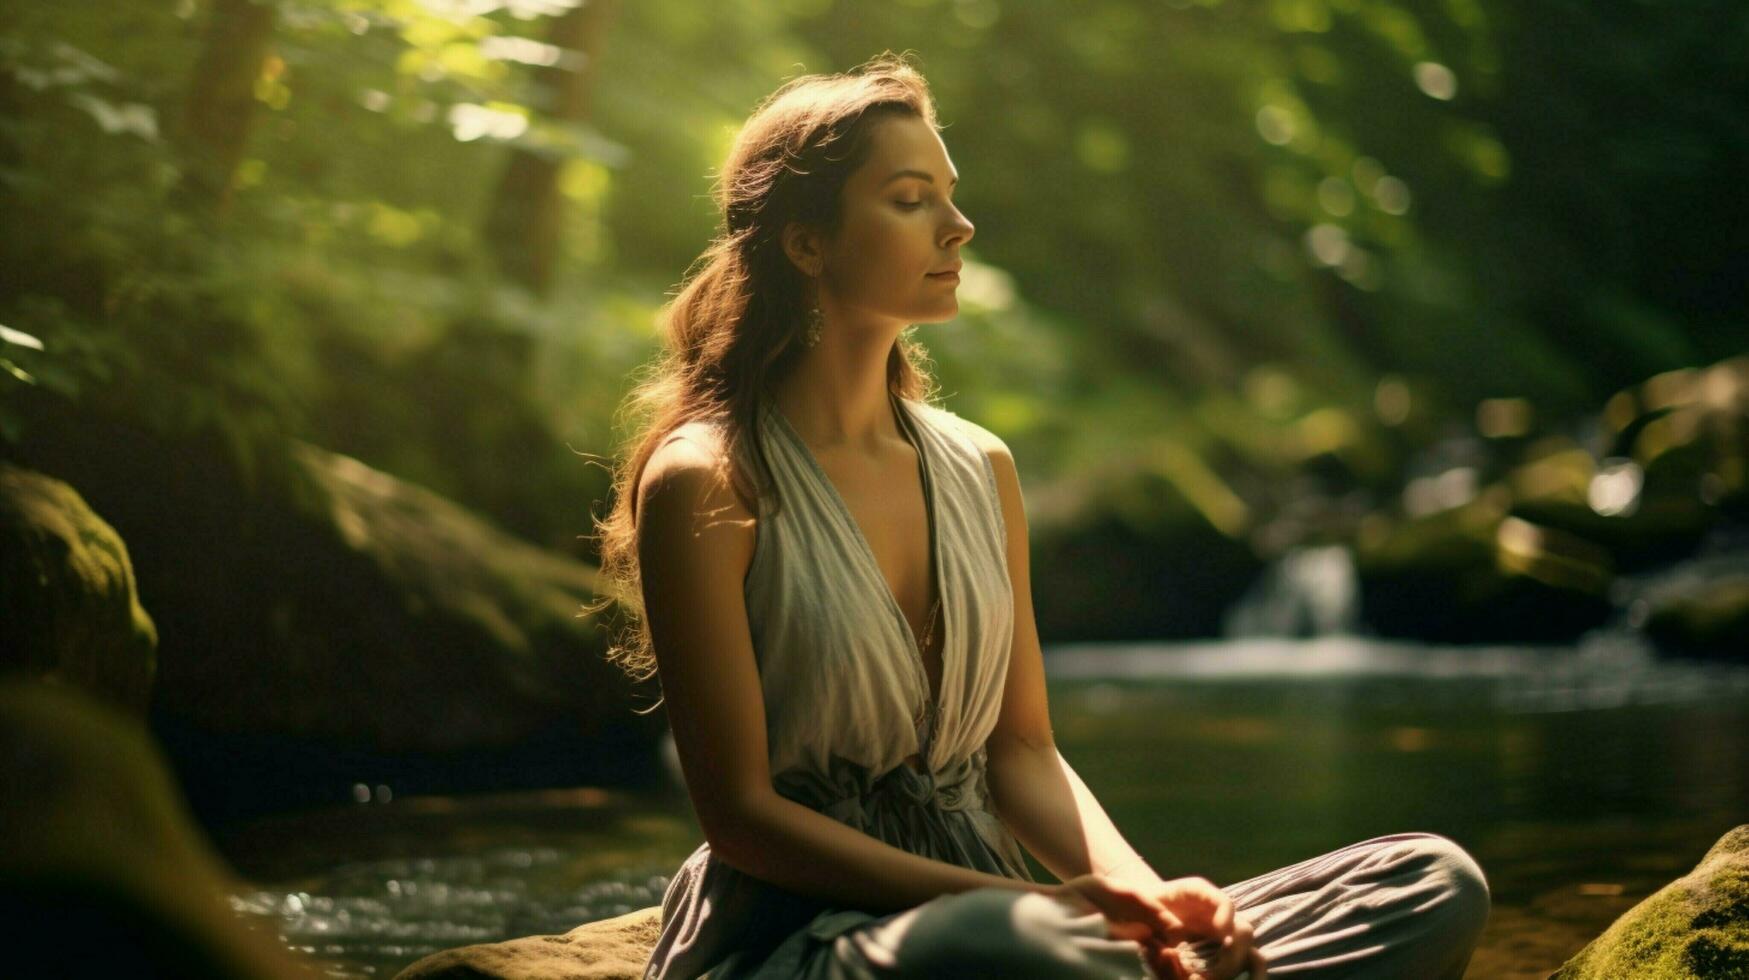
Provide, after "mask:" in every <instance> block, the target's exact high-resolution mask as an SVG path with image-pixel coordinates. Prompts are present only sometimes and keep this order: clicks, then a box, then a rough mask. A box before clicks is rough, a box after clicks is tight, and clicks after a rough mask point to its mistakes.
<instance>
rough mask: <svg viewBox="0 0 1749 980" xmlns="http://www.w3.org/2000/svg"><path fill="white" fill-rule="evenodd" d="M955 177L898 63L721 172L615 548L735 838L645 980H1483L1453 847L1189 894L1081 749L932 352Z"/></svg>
mask: <svg viewBox="0 0 1749 980" xmlns="http://www.w3.org/2000/svg"><path fill="white" fill-rule="evenodd" d="M957 182H958V174H957V172H956V171H955V170H954V168H953V166H952V163H951V161H950V160H949V158H948V155H947V150H946V147H945V146H944V145H943V144H942V141H941V138H940V136H939V135H938V131H937V124H936V117H935V113H934V107H933V105H932V101H931V97H930V94H929V92H928V89H927V88H926V86H925V83H924V81H923V79H922V77H921V76H920V75H919V74H918V73H917V72H916V71H915V69H914V68H913V67H912V66H910V65H909V64H908V63H907V62H906V61H905V60H903V59H901V58H899V57H897V56H893V55H890V54H888V55H883V56H881V57H879V58H876V59H875V60H874V61H871V62H870V63H868V64H867V65H864V66H862V67H861V68H859V69H857V70H856V71H853V72H851V73H849V74H845V75H832V76H804V77H800V78H797V79H794V80H792V81H790V82H789V83H787V84H785V85H784V86H783V87H781V88H780V89H779V90H778V91H777V92H776V93H774V94H773V95H772V96H771V97H769V98H768V99H767V100H765V101H764V102H763V103H762V104H761V105H760V106H759V108H758V109H757V111H755V113H754V114H753V116H752V118H750V119H749V120H748V121H747V123H746V125H745V127H744V128H743V129H742V131H741V133H740V135H739V137H738V139H737V141H736V142H735V144H734V147H733V149H732V150H731V151H730V153H729V156H728V159H727V162H726V164H725V165H724V167H723V169H722V171H721V173H720V175H719V177H718V185H717V188H716V196H717V203H718V205H719V206H720V208H721V210H722V213H723V216H724V231H723V233H722V235H721V236H720V237H719V238H718V240H717V241H716V242H715V243H714V244H713V245H712V246H711V248H710V250H709V251H708V252H707V253H706V254H705V256H704V260H703V265H702V267H701V268H699V269H698V270H697V271H696V273H695V274H694V275H692V276H691V277H690V278H689V279H688V281H687V282H686V283H685V285H684V288H683V289H682V290H681V291H680V292H679V294H678V295H677V296H676V297H675V299H674V300H673V302H672V303H671V304H670V306H669V308H668V310H667V318H666V326H667V330H668V335H667V347H666V351H665V354H664V357H663V361H662V363H661V364H660V365H659V366H658V370H657V372H656V373H655V374H654V376H652V377H651V378H649V379H647V380H646V381H645V382H644V383H643V384H642V385H640V386H639V388H638V390H637V391H636V392H635V393H634V396H633V400H634V402H635V403H636V404H637V405H638V406H640V407H641V408H642V409H643V410H644V414H645V416H646V420H645V424H644V425H643V427H642V431H641V434H640V435H639V436H637V437H636V438H634V439H633V440H632V441H631V442H630V443H629V444H628V445H627V447H626V451H625V453H624V454H623V455H622V459H624V460H625V462H624V464H623V465H622V467H621V468H620V469H619V471H618V472H617V474H616V491H617V494H616V498H617V502H616V505H615V509H614V511H613V512H612V514H610V516H609V518H608V520H607V521H605V522H604V524H603V569H604V571H605V572H606V573H607V574H608V575H609V577H610V578H611V579H614V580H616V581H617V582H618V583H620V586H621V588H620V593H621V598H622V599H624V600H627V601H626V602H625V605H626V607H627V608H628V609H630V611H631V612H633V613H634V614H635V615H634V616H632V617H631V619H630V624H631V626H630V630H629V634H628V635H629V637H630V639H629V641H627V642H626V643H623V644H622V645H620V646H618V647H616V648H615V650H614V653H613V657H614V659H616V660H617V661H619V662H620V663H621V664H622V666H624V667H625V668H627V669H628V670H630V671H631V672H633V673H634V675H636V676H639V677H648V676H649V675H650V674H651V673H658V674H659V675H660V680H661V685H662V689H663V693H664V699H665V701H666V702H667V704H668V708H669V712H668V713H669V719H670V723H671V727H672V729H673V733H674V741H675V746H676V749H677V750H678V754H679V759H680V763H681V769H682V772H683V774H684V777H685V781H686V785H687V788H688V791H689V793H690V794H691V798H692V801H693V804H694V807H695V809H696V811H697V815H698V819H699V823H700V825H701V827H702V828H703V830H704V834H705V838H706V841H705V843H704V844H702V845H700V846H699V848H698V849H697V850H696V851H695V852H694V853H693V854H692V856H691V857H690V858H688V859H687V861H686V862H685V864H684V865H683V866H682V867H681V868H680V870H679V872H678V874H676V875H675V877H674V879H673V881H672V882H671V884H670V886H669V888H668V890H667V893H666V895H665V896H664V899H663V928H662V934H661V938H660V940H659V941H658V943H657V945H656V947H655V950H654V952H653V954H652V956H651V960H650V963H649V966H648V969H647V971H646V974H645V976H646V980H684V978H691V977H697V976H700V975H703V974H704V973H705V972H706V971H707V970H708V971H709V972H710V976H711V977H713V978H715V980H723V978H735V977H750V976H758V977H822V978H824V977H872V976H916V977H929V976H943V977H957V976H983V975H987V976H1003V977H1031V976H1064V977H1071V976H1073V977H1082V976H1088V977H1145V976H1150V975H1153V976H1162V977H1191V976H1194V977H1204V978H1209V980H1226V978H1230V977H1234V976H1240V975H1243V974H1245V973H1249V975H1250V976H1251V977H1252V978H1254V980H1264V978H1265V977H1266V976H1289V975H1291V976H1319V977H1335V976H1343V977H1413V978H1417V980H1443V978H1457V977H1459V976H1460V975H1461V974H1462V972H1463V969H1464V966H1465V964H1466V963H1467V961H1468V959H1469V956H1470V950H1471V948H1472V947H1473V946H1474V943H1475V941H1476V938H1477V936H1478V935H1479V933H1480V931H1481V928H1482V924H1483V921H1484V920H1485V918H1486V916H1487V910H1488V892H1487V886H1486V883H1485V881H1484V880H1483V877H1482V874H1481V871H1480V869H1479V868H1477V866H1476V864H1475V862H1474V861H1472V860H1471V859H1470V857H1469V856H1468V855H1467V854H1465V853H1464V851H1463V850H1462V849H1461V848H1459V847H1458V846H1457V845H1456V844H1454V843H1452V842H1451V841H1449V840H1447V839H1445V838H1443V837H1438V836H1434V835H1431V834H1399V835H1394V836H1391V837H1383V838H1377V839H1375V840H1371V841H1366V842H1363V843H1359V844H1355V845H1352V846H1350V847H1348V848H1344V849H1342V850H1339V851H1335V852H1332V853H1330V854H1326V855H1322V856H1320V857H1317V858H1313V859H1312V860H1309V861H1306V862H1302V863H1300V864H1297V865H1294V866H1292V867H1289V868H1284V869H1281V870H1279V871H1276V872H1272V873H1270V874H1267V875H1263V876H1260V877H1258V878H1253V879H1251V880H1249V881H1246V882H1241V883H1239V884H1236V885H1232V886H1229V887H1228V888H1226V889H1224V890H1223V889H1217V888H1215V887H1214V885H1212V884H1211V883H1210V882H1208V881H1207V880H1206V879H1203V878H1198V877H1181V878H1176V879H1172V880H1165V879H1162V878H1161V877H1160V876H1159V875H1157V874H1155V873H1154V871H1153V870H1152V869H1151V868H1149V867H1148V865H1147V863H1146V862H1145V861H1144V860H1143V859H1142V858H1141V857H1140V856H1139V855H1138V854H1136V852H1135V851H1134V850H1133V849H1132V848H1131V847H1130V846H1129V844H1128V843H1126V842H1125V840H1124V839H1123V837H1122V836H1121V835H1120V834H1119V833H1118V831H1117V829H1116V828H1115V827H1113V826H1112V823H1111V820H1110V819H1109V818H1108V817H1107V816H1106V814H1105V811H1104V810H1103V809H1102V808H1101V806H1100V804H1099V803H1098V801H1096V800H1095V799H1094V797H1093V795H1092V794H1091V793H1089V792H1088V790H1087V787H1086V785H1085V784H1084V783H1082V781H1081V780H1080V778H1079V777H1078V776H1077V775H1076V774H1075V771H1074V769H1072V768H1071V767H1070V766H1069V764H1068V763H1067V762H1066V761H1065V760H1064V759H1063V758H1062V756H1061V755H1060V754H1059V753H1058V752H1057V750H1056V748H1055V746H1054V744H1053V742H1052V740H1051V726H1050V719H1049V715H1048V712H1047V709H1046V703H1045V683H1044V668H1043V661H1042V658H1041V656H1040V652H1039V643H1038V636H1037V632H1036V629H1035V626H1034V622H1033V614H1032V603H1031V595H1030V584H1029V579H1028V564H1027V530H1026V515H1025V511H1024V509H1023V507H1022V502H1021V493H1020V483H1019V479H1018V476H1017V475H1016V469H1015V464H1014V460H1013V459H1012V457H1011V456H1010V455H1009V453H1008V450H1007V448H1006V447H1005V446H1004V445H1003V443H1002V441H1001V440H1000V439H998V438H996V437H995V436H993V435H991V434H990V433H989V432H987V431H985V430H984V429H983V428H981V427H979V426H977V425H975V424H973V423H971V422H969V421H967V420H964V419H961V418H959V417H958V416H957V415H954V414H953V413H950V412H948V411H946V410H944V409H941V408H938V407H936V406H934V405H931V404H929V403H928V402H927V400H926V397H927V394H928V391H927V382H928V379H927V377H926V375H925V374H924V371H923V370H922V368H921V367H920V365H921V364H922V358H921V355H920V353H919V350H918V348H917V347H916V346H915V345H914V344H913V343H912V342H911V341H910V339H909V337H908V336H907V334H908V328H909V325H910V324H913V323H918V322H937V321H943V320H948V319H951V318H952V317H953V316H954V315H955V313H956V312H957V308H958V307H957V300H956V298H955V289H956V286H957V284H958V275H957V270H958V269H959V267H960V261H961V257H960V256H961V249H962V248H963V247H964V246H965V244H966V243H967V242H968V241H970V240H971V237H972V233H973V226H972V223H971V222H970V221H968V220H967V219H966V217H965V215H964V214H963V213H961V212H960V210H959V209H958V208H957V207H956V206H955V204H954V203H953V194H954V188H955V185H956V184H957ZM640 600H641V601H640ZM640 620H641V625H640ZM1162 734H1163V735H1165V734H1167V733H1165V732H1163V733H1162ZM1019 843H1024V844H1025V846H1026V848H1027V849H1028V850H1029V851H1030V852H1031V853H1032V854H1033V855H1035V856H1036V857H1037V859H1038V860H1039V862H1040V863H1041V864H1042V865H1044V866H1045V867H1046V868H1048V869H1049V870H1050V871H1051V872H1052V873H1054V874H1055V875H1057V876H1058V877H1059V878H1060V879H1062V881H1061V883H1055V884H1052V883H1041V882H1037V881H1035V880H1033V878H1032V877H1031V875H1030V874H1029V872H1028V870H1027V865H1026V863H1025V861H1024V859H1023V857H1022V855H1021V852H1020V850H1019V846H1018V845H1019Z"/></svg>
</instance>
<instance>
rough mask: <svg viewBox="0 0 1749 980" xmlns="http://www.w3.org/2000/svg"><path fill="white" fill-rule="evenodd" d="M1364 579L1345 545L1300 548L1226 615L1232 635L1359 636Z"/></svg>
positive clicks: (1225, 628)
mask: <svg viewBox="0 0 1749 980" xmlns="http://www.w3.org/2000/svg"><path fill="white" fill-rule="evenodd" d="M1359 626H1360V580H1359V576H1358V575H1357V574H1356V572H1355V569H1354V556H1353V555H1352V554H1350V553H1349V550H1348V548H1347V547H1346V546H1344V545H1339V544H1333V545H1323V546H1319V547H1314V548H1297V549H1295V550H1293V551H1290V552H1288V553H1287V554H1286V555H1283V556H1282V557H1281V558H1280V559H1279V560H1277V561H1276V563H1275V564H1273V565H1271V566H1270V567H1269V568H1267V569H1265V570H1264V572H1263V574H1262V575H1261V576H1259V577H1258V579H1257V581H1256V582H1254V583H1252V585H1251V588H1250V589H1249V590H1247V591H1246V593H1245V594H1244V595H1243V596H1241V597H1240V598H1239V601H1238V602H1236V603H1234V604H1233V605H1232V607H1231V608H1229V609H1228V610H1227V612H1226V615H1225V617H1224V618H1223V629H1222V632H1223V633H1224V634H1225V635H1226V636H1228V637H1232V638H1238V637H1253V636H1330V635H1353V634H1355V633H1357V632H1358V631H1359Z"/></svg>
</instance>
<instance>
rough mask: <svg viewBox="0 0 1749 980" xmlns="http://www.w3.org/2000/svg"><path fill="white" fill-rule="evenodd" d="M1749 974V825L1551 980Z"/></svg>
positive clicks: (1695, 979)
mask: <svg viewBox="0 0 1749 980" xmlns="http://www.w3.org/2000/svg"><path fill="white" fill-rule="evenodd" d="M1620 977H1636V978H1640V980H1743V978H1746V977H1749V824H1744V825H1742V826H1740V827H1737V828H1736V829H1734V830H1732V831H1730V832H1729V833H1727V834H1725V836H1724V837H1721V838H1720V839H1719V842H1718V843H1716V844H1714V845H1713V846H1712V849H1711V850H1709V851H1707V853H1706V857H1704V858H1702V859H1701V862H1700V864H1699V866H1697V867H1696V868H1695V869H1694V870H1693V871H1691V872H1689V873H1688V874H1687V875H1686V876H1684V877H1681V878H1678V879H1676V880H1675V881H1673V882H1671V883H1670V884H1668V885H1666V886H1664V887H1663V888H1661V889H1659V890H1658V892H1657V893H1655V894H1654V895H1652V896H1651V897H1650V898H1648V899H1646V900H1645V901H1643V902H1641V903H1640V904H1638V905H1636V906H1634V907H1633V908H1631V909H1629V910H1628V911H1627V913H1626V914H1624V915H1622V917H1621V918H1619V919H1617V920H1615V923H1614V924H1613V925H1611V926H1610V927H1609V928H1608V929H1606V930H1605V931H1604V933H1603V935H1601V936H1598V937H1597V938H1596V939H1595V940H1593V941H1592V942H1591V944H1590V945H1588V946H1586V947H1585V948H1584V949H1582V950H1580V951H1579V955H1577V956H1575V957H1573V958H1572V959H1571V960H1568V961H1567V963H1566V965H1564V966H1562V967H1561V969H1560V970H1558V971H1556V972H1555V973H1554V974H1553V975H1552V976H1551V977H1550V978H1549V980H1617V978H1620Z"/></svg>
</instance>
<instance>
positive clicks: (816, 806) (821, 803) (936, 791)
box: [772, 750, 988, 831]
mask: <svg viewBox="0 0 1749 980" xmlns="http://www.w3.org/2000/svg"><path fill="white" fill-rule="evenodd" d="M984 762H985V755H984V753H983V751H982V750H980V751H978V752H974V753H972V754H971V755H969V756H967V757H965V758H964V759H961V760H959V761H958V762H954V763H950V764H948V765H947V766H945V767H943V768H942V769H941V770H939V771H935V772H930V771H920V770H917V769H913V768H911V767H910V766H909V765H906V764H905V763H903V762H901V763H899V764H898V765H896V766H894V767H893V768H891V769H889V770H887V771H886V772H883V773H876V772H874V771H873V770H872V769H870V768H869V767H868V766H864V765H862V764H860V763H857V762H853V761H851V760H849V759H844V758H841V757H839V756H832V757H831V758H830V760H829V762H828V764H827V766H826V769H825V770H824V771H821V770H819V769H817V768H813V767H810V766H797V767H794V768H791V769H787V770H785V771H783V772H781V773H779V774H777V775H776V776H774V777H772V787H773V788H774V789H776V790H777V793H778V795H780V796H783V797H785V798H786V799H790V800H794V801H795V802H797V803H800V804H802V805H803V806H805V807H808V808H809V809H813V810H818V811H820V812H821V813H824V814H826V815H827V816H829V817H832V818H833V819H835V820H838V821H839V822H841V823H846V824H849V825H851V826H853V827H856V828H858V829H861V830H864V831H867V830H870V829H872V828H874V827H876V826H879V825H881V824H884V823H887V822H888V821H889V820H890V819H891V818H893V817H897V816H904V815H905V814H906V811H911V812H915V811H917V810H919V809H921V810H925V811H929V810H934V811H941V812H944V813H946V812H953V811H963V810H983V809H985V808H986V802H987V794H988V790H987V787H986V785H985V782H984ZM907 822H908V821H907Z"/></svg>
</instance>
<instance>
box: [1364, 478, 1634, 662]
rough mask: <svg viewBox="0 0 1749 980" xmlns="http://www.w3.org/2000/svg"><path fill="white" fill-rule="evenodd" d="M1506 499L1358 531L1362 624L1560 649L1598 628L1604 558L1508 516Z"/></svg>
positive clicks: (1445, 638) (1603, 612)
mask: <svg viewBox="0 0 1749 980" xmlns="http://www.w3.org/2000/svg"><path fill="white" fill-rule="evenodd" d="M1508 501H1509V497H1508V495H1507V494H1505V493H1504V492H1502V491H1501V490H1500V489H1495V490H1490V491H1486V492H1484V493H1483V494H1481V495H1480V496H1478V497H1477V498H1476V499H1475V500H1473V501H1471V502H1470V503H1467V504H1465V505H1463V506H1461V507H1454V508H1451V509H1449V510H1445V511H1440V512H1438V513H1434V514H1429V515H1426V516H1424V517H1417V518H1411V519H1408V520H1403V521H1399V522H1395V523H1381V524H1375V525H1373V527H1374V528H1375V530H1373V531H1372V532H1371V533H1363V534H1362V535H1361V537H1360V540H1359V541H1358V542H1357V544H1356V547H1355V569H1356V572H1357V574H1358V577H1359V579H1360V605H1361V618H1362V619H1363V620H1364V621H1365V622H1366V624H1367V626H1368V627H1369V628H1371V629H1372V630H1374V631H1375V632H1377V633H1378V634H1379V635H1381V636H1393V637H1407V638H1411V639H1419V640H1427V641H1431V642H1442V643H1487V642H1561V641H1566V640H1571V639H1573V638H1574V637H1577V636H1579V635H1580V634H1582V633H1584V632H1585V631H1586V630H1588V629H1591V628H1592V627H1595V626H1597V625H1599V624H1601V623H1602V622H1604V621H1605V620H1606V619H1607V618H1608V617H1609V615H1610V613H1611V612H1612V608H1613V607H1612V606H1611V604H1610V602H1609V600H1608V598H1607V588H1608V584H1609V582H1610V579H1611V572H1612V568H1611V565H1610V559H1609V555H1608V553H1607V552H1606V551H1604V550H1602V549H1601V548H1598V547H1597V546H1595V545H1592V544H1591V543H1590V542H1588V541H1586V540H1585V539H1583V538H1581V537H1579V536H1577V535H1573V534H1570V533H1567V532H1564V531H1562V530H1561V529H1559V528H1550V527H1544V526H1541V525H1536V524H1532V523H1531V522H1528V521H1525V520H1524V519H1522V518H1517V517H1513V516H1511V515H1510V514H1508V513H1507V504H1508Z"/></svg>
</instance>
